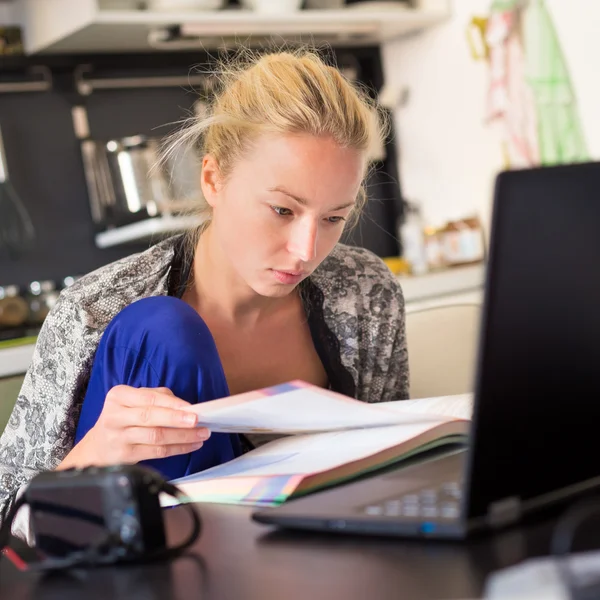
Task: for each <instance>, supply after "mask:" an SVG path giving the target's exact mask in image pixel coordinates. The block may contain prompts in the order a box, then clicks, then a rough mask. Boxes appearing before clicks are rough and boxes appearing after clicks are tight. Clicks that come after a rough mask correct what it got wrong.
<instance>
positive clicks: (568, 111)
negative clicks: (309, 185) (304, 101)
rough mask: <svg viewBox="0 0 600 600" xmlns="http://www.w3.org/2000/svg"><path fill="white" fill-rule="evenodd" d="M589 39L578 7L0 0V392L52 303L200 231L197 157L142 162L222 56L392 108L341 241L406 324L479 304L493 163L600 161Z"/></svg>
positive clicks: (584, 13) (596, 21)
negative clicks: (278, 50) (287, 65)
mask: <svg viewBox="0 0 600 600" xmlns="http://www.w3.org/2000/svg"><path fill="white" fill-rule="evenodd" d="M599 26H600V3H598V2H595V1H590V0H569V2H565V0H528V1H525V0H387V1H375V0H358V1H353V0H346V1H344V0H321V1H319V0H240V1H239V2H238V1H235V0H229V1H228V0H146V1H140V0H0V133H1V138H0V139H1V140H2V144H0V159H1V160H0V386H4V388H3V389H4V390H9V391H4V392H3V391H2V389H0V397H9V396H11V397H13V396H15V395H16V393H17V392H16V390H17V389H18V387H19V385H20V382H21V379H22V374H23V373H24V371H25V370H26V368H27V366H28V363H29V359H30V357H31V353H32V349H33V343H34V342H35V336H36V334H37V332H38V331H39V327H40V325H41V323H42V322H43V320H44V318H45V315H46V314H47V312H48V310H49V309H50V308H51V307H52V305H53V304H54V302H55V301H56V298H57V297H58V294H59V293H60V290H61V289H63V288H64V287H67V286H68V285H70V284H71V283H72V282H73V281H74V280H75V279H76V278H77V277H78V276H80V275H82V274H85V273H87V272H89V271H91V270H93V269H95V268H97V267H100V266H102V265H105V264H107V263H109V262H111V261H114V260H116V259H119V258H121V257H123V256H126V255H128V254H130V253H133V252H137V251H140V250H143V249H145V248H147V247H148V246H149V245H150V244H151V243H153V242H155V241H157V240H159V239H161V237H164V236H166V235H170V234H172V233H174V232H178V231H183V230H185V229H187V228H189V227H193V226H194V223H195V222H194V219H193V217H190V216H189V215H188V214H187V213H188V209H189V208H190V206H193V204H194V198H195V197H197V194H198V193H199V190H198V185H197V181H198V177H197V168H198V162H197V157H196V156H193V155H179V156H175V157H173V161H172V163H171V164H170V165H168V167H169V169H168V170H167V171H164V172H163V171H161V170H160V169H151V168H150V167H151V166H152V165H153V164H154V162H155V160H156V152H157V149H158V147H159V144H160V140H161V139H162V138H164V137H165V136H167V135H168V134H169V133H170V132H172V131H173V130H174V128H175V127H177V126H178V123H179V122H180V121H181V120H182V119H184V118H186V117H189V116H190V115H193V114H195V113H197V112H202V111H203V110H204V108H205V106H206V101H207V100H208V99H210V94H211V90H212V89H213V86H214V81H213V80H212V78H211V77H210V75H208V74H207V73H206V68H207V66H208V65H210V61H211V57H214V56H215V55H217V54H218V53H219V52H224V51H229V50H232V49H234V48H235V46H236V43H238V42H243V43H244V44H247V45H251V46H253V47H256V48H267V47H268V46H269V44H271V43H272V42H273V41H274V42H275V43H278V44H282V43H291V44H293V43H296V42H298V41H307V42H312V43H315V44H317V45H319V46H322V47H326V48H327V50H326V52H328V53H329V54H330V55H331V57H332V59H333V60H335V61H336V62H337V64H338V65H339V66H340V67H341V68H342V69H343V71H344V73H345V74H346V76H347V77H349V78H351V79H355V80H358V81H360V82H362V83H364V84H365V85H366V86H367V87H368V89H369V90H370V91H371V93H372V94H373V97H374V98H377V100H378V101H379V103H380V104H381V105H382V107H383V108H384V109H385V110H387V111H388V112H389V115H390V117H391V121H392V124H393V127H392V131H391V134H390V137H389V139H388V140H387V142H386V144H385V146H384V147H382V148H375V149H373V155H372V160H373V162H374V163H375V166H376V169H375V170H374V172H373V175H372V176H371V177H370V180H369V182H368V184H369V185H368V190H369V202H368V205H367V209H366V211H365V213H364V214H363V216H362V218H361V220H360V223H359V225H358V226H357V228H356V229H355V230H353V231H352V232H351V233H350V234H349V235H348V236H347V241H348V242H349V243H352V244H357V245H361V246H364V247H366V248H369V249H370V250H372V251H373V252H375V253H376V254H378V255H379V256H381V257H382V258H384V259H385V260H386V262H387V263H388V265H389V267H390V269H391V270H392V271H393V272H394V273H395V274H396V275H397V276H398V277H400V278H401V280H402V285H403V290H404V294H405V298H406V302H407V306H408V308H409V310H414V309H417V308H423V307H430V306H438V305H443V304H445V303H456V302H462V301H464V302H471V301H473V302H480V300H481V292H482V286H483V280H484V269H485V258H486V239H487V236H488V233H489V222H490V205H491V198H492V192H493V181H494V176H495V174H496V173H497V172H498V171H499V170H500V169H503V168H508V167H519V166H526V165H531V164H550V163H556V162H569V161H576V160H582V159H586V158H590V157H592V158H593V157H595V158H598V157H599V156H600V119H598V118H596V115H595V113H594V111H595V110H596V109H597V106H600V83H599V80H598V78H597V76H596V72H597V69H596V68H595V65H596V63H597V60H596V61H594V60H593V59H592V57H593V56H594V55H598V52H599V51H600V37H598V36H597V35H596V34H597V29H598V27H599ZM548 82H551V85H550V84H549V83H548ZM2 148H3V151H2ZM557 243H560V241H559V240H557ZM13 388H14V389H13ZM2 406H5V403H2ZM2 410H4V409H2ZM6 410H9V407H8V404H6ZM5 412H6V411H5ZM1 421H2V417H1V416H0V429H1V427H2V423H1Z"/></svg>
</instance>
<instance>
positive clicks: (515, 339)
mask: <svg viewBox="0 0 600 600" xmlns="http://www.w3.org/2000/svg"><path fill="white" fill-rule="evenodd" d="M482 319H483V321H482V327H481V344H480V355H479V364H478V375H477V381H476V385H475V389H476V398H477V400H476V409H475V413H474V421H473V436H472V450H473V452H471V453H470V470H469V473H470V484H471V485H470V491H469V492H468V493H469V511H468V513H469V516H471V517H473V516H482V515H484V514H486V513H487V512H488V508H489V506H490V505H491V504H493V503H497V502H499V501H503V500H504V499H507V498H511V497H516V498H518V499H520V500H521V501H527V500H531V499H534V498H537V497H539V496H541V495H544V494H547V493H549V492H553V491H557V490H561V489H563V488H566V487H568V486H572V485H573V484H577V483H580V482H585V481H586V480H589V479H591V478H593V477H597V476H599V475H600V452H599V449H600V163H598V164H580V165H569V166H560V167H549V168H539V169H532V170H523V171H511V172H506V173H502V174H500V175H499V177H498V179H497V182H496V190H495V197H494V214H493V219H492V233H491V240H490V259H489V265H488V275H487V285H486V294H485V302H484V310H483V317H482Z"/></svg>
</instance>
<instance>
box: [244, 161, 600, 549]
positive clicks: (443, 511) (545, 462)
mask: <svg viewBox="0 0 600 600" xmlns="http://www.w3.org/2000/svg"><path fill="white" fill-rule="evenodd" d="M481 318H482V321H481V328H480V339H479V350H478V358H477V365H476V376H475V382H474V413H473V420H472V425H471V432H470V436H469V443H468V445H467V447H463V448H461V449H459V450H457V451H454V452H452V453H450V454H447V453H446V454H439V455H434V456H430V457H428V458H427V459H426V460H418V461H414V462H413V463H412V464H410V465H406V466H401V467H398V468H396V469H393V470H391V471H390V470H388V471H385V472H381V473H376V474H375V475H372V476H370V477H369V478H365V479H362V480H360V481H355V482H352V483H349V484H346V485H343V486H340V487H336V488H333V489H330V490H326V491H322V492H319V493H316V494H313V495H309V496H305V497H303V498H299V499H296V500H292V501H290V502H288V503H285V504H283V505H281V506H279V507H275V508H270V509H261V510H259V511H257V512H255V513H254V514H253V518H254V519H255V520H256V521H258V522H260V523H267V524H274V525H279V526H282V527H287V528H296V529H311V530H321V531H343V532H349V533H368V534H383V535H390V536H401V537H428V538H453V539H461V538H465V537H467V536H469V535H471V534H472V533H473V532H476V531H478V530H484V529H489V528H496V527H501V526H505V525H508V524H510V523H514V522H517V521H519V520H521V519H523V518H524V517H526V516H527V515H528V514H530V513H532V512H534V511H536V510H539V509H540V508H541V507H545V506H549V505H551V504H553V503H559V502H564V501H566V500H568V499H572V498H573V497H574V496H576V495H579V494H581V493H583V492H586V491H589V490H591V489H593V488H595V487H597V486H598V485H599V484H600V460H599V458H598V456H599V450H600V163H584V164H574V165H567V166H556V167H541V168H533V169H524V170H516V171H506V172H502V173H500V174H499V175H498V177H497V179H496V185H495V190H494V206H493V214H492V228H491V237H490V253H489V260H488V267H487V275H486V281H485V293H484V302H483V307H482V317H481ZM409 352H410V348H409Z"/></svg>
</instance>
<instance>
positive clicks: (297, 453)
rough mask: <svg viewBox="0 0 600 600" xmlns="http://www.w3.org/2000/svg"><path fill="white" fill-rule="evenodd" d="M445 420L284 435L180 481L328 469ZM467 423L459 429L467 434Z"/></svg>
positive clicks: (376, 450)
mask: <svg viewBox="0 0 600 600" xmlns="http://www.w3.org/2000/svg"><path fill="white" fill-rule="evenodd" d="M445 421H446V419H443V418H438V419H432V418H424V419H414V420H413V422H412V423H406V424H403V425H390V426H385V427H380V428H378V429H376V430H375V429H352V430H348V431H335V432H330V433H317V434H311V435H294V436H290V437H286V438H282V439H279V440H276V441H273V442H270V443H269V444H266V445H264V446H261V447H260V448H257V449H256V450H253V451H252V452H249V453H248V454H244V455H242V456H240V457H238V458H235V459H234V460H232V461H229V462H228V463H225V464H223V465H219V466H216V467H213V468H211V469H207V470H206V471H203V472H201V473H197V474H194V475H190V476H188V477H185V478H183V479H181V480H178V481H180V482H185V483H188V482H193V481H202V480H204V479H214V478H218V477H238V476H255V475H301V474H308V473H314V472H316V471H325V470H327V469H331V468H333V467H337V466H339V465H343V464H346V463H349V462H351V461H354V460H358V459H361V458H364V457H366V456H372V455H373V454H376V453H378V452H380V451H382V450H385V449H386V448H390V447H392V446H395V445H397V444H400V443H401V442H404V441H407V440H410V439H412V438H414V437H416V436H418V435H420V434H422V433H424V432H426V431H427V430H429V429H431V428H433V427H435V426H437V425H440V424H442V423H444V422H445ZM467 428H468V427H467V424H466V423H464V426H463V427H461V425H460V424H458V423H457V431H459V432H460V430H461V429H462V431H463V432H464V433H466V431H467Z"/></svg>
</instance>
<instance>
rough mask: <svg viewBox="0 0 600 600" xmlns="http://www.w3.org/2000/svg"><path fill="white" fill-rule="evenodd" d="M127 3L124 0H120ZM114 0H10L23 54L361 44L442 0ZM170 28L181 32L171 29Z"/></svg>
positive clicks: (426, 18)
mask: <svg viewBox="0 0 600 600" xmlns="http://www.w3.org/2000/svg"><path fill="white" fill-rule="evenodd" d="M131 4H132V3H130V2H129V3H128V2H123V3H122V5H123V6H127V5H131ZM115 5H118V4H116V3H115V2H114V1H113V0H111V1H110V2H109V1H108V0H12V4H11V8H12V16H13V19H14V21H15V22H16V23H19V24H21V25H22V26H23V29H24V32H25V39H24V44H25V50H26V52H27V54H64V53H90V52H94V53H98V52H110V53H120V52H123V53H124V52H141V51H156V50H169V49H172V50H181V49H184V48H185V49H193V48H200V47H204V48H216V47H221V46H223V45H224V44H227V43H228V42H229V43H234V42H236V41H239V40H243V41H244V43H252V42H253V41H256V42H260V41H261V40H264V39H265V38H269V37H270V36H272V35H274V36H275V37H276V39H277V40H281V41H284V40H297V39H305V40H307V41H312V42H316V43H319V42H327V43H329V44H331V45H334V46H358V45H360V46H365V45H372V44H381V43H383V42H385V41H387V40H391V39H396V38H398V37H401V36H404V35H408V34H413V33H415V32H417V31H420V30H423V29H426V28H428V27H431V26H433V25H436V24H437V23H440V22H442V21H444V20H446V19H447V18H448V17H449V15H450V10H449V2H448V0H416V2H414V4H413V6H411V7H408V6H407V7H403V6H399V7H392V8H386V9H379V10H364V9H357V8H352V7H349V8H345V9H340V10H327V9H321V10H301V11H296V12H293V13H289V14H260V13H256V12H253V11H249V10H242V9H226V10H220V11H198V10H196V11H192V10H188V11H182V10H174V11H168V10H167V11H165V10H161V11H153V10H131V9H130V10H127V9H116V8H114V7H115ZM174 32H177V33H178V34H180V35H175V36H174V35H173V34H174Z"/></svg>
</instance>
